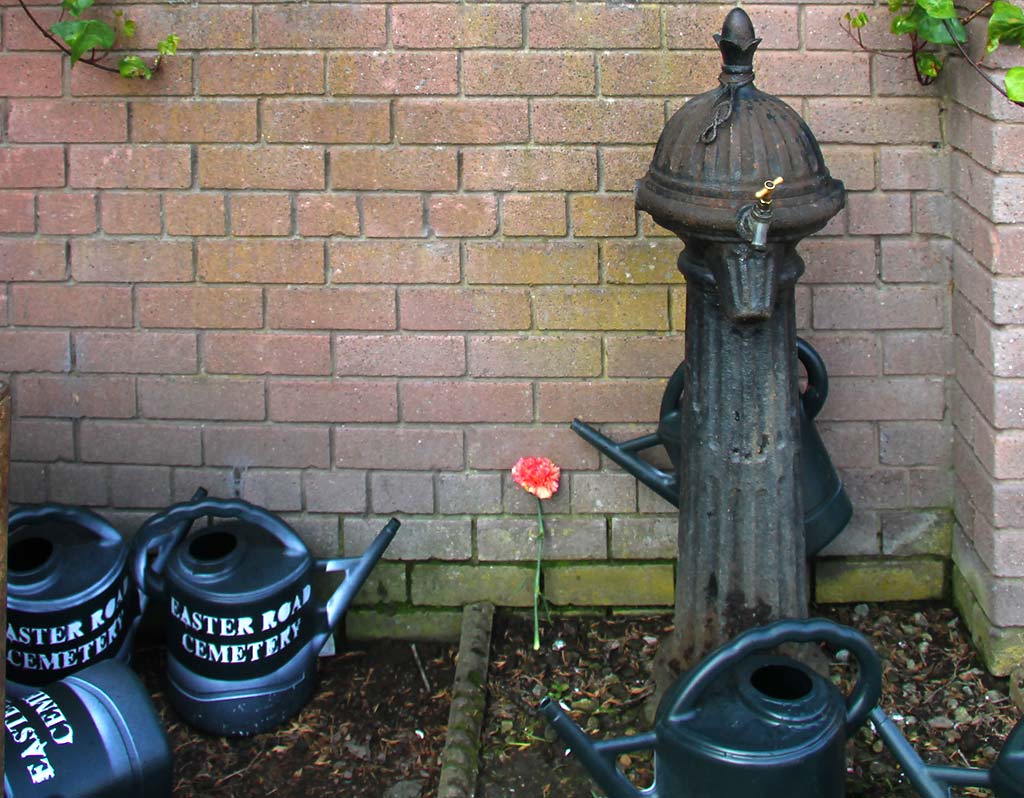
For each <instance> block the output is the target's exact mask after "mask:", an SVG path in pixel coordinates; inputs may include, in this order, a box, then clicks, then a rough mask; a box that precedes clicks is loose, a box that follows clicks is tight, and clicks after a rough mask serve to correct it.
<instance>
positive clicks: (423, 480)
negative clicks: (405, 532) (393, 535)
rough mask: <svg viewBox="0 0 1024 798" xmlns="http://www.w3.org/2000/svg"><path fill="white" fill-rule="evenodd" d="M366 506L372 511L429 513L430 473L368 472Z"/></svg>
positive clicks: (431, 510)
mask: <svg viewBox="0 0 1024 798" xmlns="http://www.w3.org/2000/svg"><path fill="white" fill-rule="evenodd" d="M370 506H371V509H372V511H373V512H375V513H433V512H434V478H433V476H432V475H431V474H409V473H404V472H392V473H389V472H386V471H383V472H382V471H377V472H374V473H372V474H370Z"/></svg>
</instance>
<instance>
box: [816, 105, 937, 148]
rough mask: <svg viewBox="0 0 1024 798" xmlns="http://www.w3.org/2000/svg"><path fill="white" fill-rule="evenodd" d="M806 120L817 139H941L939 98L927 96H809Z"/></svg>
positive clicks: (859, 141)
mask: <svg viewBox="0 0 1024 798" xmlns="http://www.w3.org/2000/svg"><path fill="white" fill-rule="evenodd" d="M805 119H806V120H807V124H808V125H810V127H811V130H813V131H814V133H815V135H816V136H817V138H818V141H820V142H836V143H839V144H842V143H853V144H917V143H925V144H930V143H932V142H937V141H940V140H941V138H942V134H941V131H940V129H939V109H938V101H937V100H934V99H927V98H910V97H900V98H897V99H892V100H886V99H879V98H873V99H871V100H866V99H853V98H842V99H840V98H831V97H823V98H814V97H812V98H810V99H808V100H807V109H806V111H805Z"/></svg>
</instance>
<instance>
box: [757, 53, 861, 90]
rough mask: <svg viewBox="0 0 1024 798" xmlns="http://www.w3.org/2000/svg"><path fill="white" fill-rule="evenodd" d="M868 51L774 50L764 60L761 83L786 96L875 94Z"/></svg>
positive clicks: (766, 87) (761, 65) (763, 87)
mask: <svg viewBox="0 0 1024 798" xmlns="http://www.w3.org/2000/svg"><path fill="white" fill-rule="evenodd" d="M870 58H871V57H870V55H869V54H868V53H841V52H830V53H813V52H811V53H809V52H803V53H798V52H792V53H772V55H771V58H764V59H761V60H760V63H759V64H758V67H757V85H758V88H761V90H762V91H766V92H771V93H772V94H781V95H785V96H798V95H799V96H804V95H809V94H810V95H823V94H847V95H868V94H871V68H870Z"/></svg>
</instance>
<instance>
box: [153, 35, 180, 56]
mask: <svg viewBox="0 0 1024 798" xmlns="http://www.w3.org/2000/svg"><path fill="white" fill-rule="evenodd" d="M179 41H180V39H179V38H178V37H177V36H175V35H174V34H173V33H172V34H171V35H170V36H168V37H167V38H166V39H163V40H162V41H160V42H159V43H157V46H156V51H157V52H158V53H160V55H174V54H175V53H176V52H178V42H179Z"/></svg>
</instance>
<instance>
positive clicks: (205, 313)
mask: <svg viewBox="0 0 1024 798" xmlns="http://www.w3.org/2000/svg"><path fill="white" fill-rule="evenodd" d="M137 290H138V303H139V322H140V323H141V324H142V326H143V327H178V328H180V329H185V330H188V329H192V328H194V327H197V328H200V329H218V328H219V329H232V328H234V329H241V328H247V327H262V326H263V292H262V291H261V290H260V289H259V288H253V287H249V286H245V287H241V286H239V287H230V288H229V287H222V286H205V285H202V286H201V285H189V286H155V285H154V286H140V287H139V288H138V289H137Z"/></svg>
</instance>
